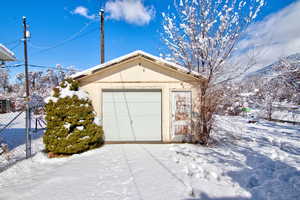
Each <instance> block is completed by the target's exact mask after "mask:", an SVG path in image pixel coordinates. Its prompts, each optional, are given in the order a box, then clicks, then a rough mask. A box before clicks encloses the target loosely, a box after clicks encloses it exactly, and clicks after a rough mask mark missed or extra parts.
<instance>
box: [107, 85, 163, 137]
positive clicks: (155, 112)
mask: <svg viewBox="0 0 300 200" xmlns="http://www.w3.org/2000/svg"><path fill="white" fill-rule="evenodd" d="M102 105H103V128H104V134H105V140H106V141H161V92H160V91H153V90H149V91H137V90H132V91H120V90H118V91H104V92H103V104H102Z"/></svg>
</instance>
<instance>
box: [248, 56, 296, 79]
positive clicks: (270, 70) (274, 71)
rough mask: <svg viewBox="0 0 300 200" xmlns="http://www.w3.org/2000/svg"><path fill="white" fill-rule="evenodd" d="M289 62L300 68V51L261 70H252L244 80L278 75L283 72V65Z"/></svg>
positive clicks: (294, 67)
mask: <svg viewBox="0 0 300 200" xmlns="http://www.w3.org/2000/svg"><path fill="white" fill-rule="evenodd" d="M285 63H288V64H289V65H290V66H291V67H292V68H293V69H298V72H299V70H300V53H296V54H292V55H290V56H287V57H283V58H282V59H280V60H278V61H276V62H274V63H273V64H271V65H268V66H266V67H263V68H262V69H260V70H257V71H254V72H251V73H249V74H247V75H246V76H245V77H244V80H247V79H253V78H263V77H270V78H273V77H276V76H278V75H280V74H281V73H282V66H283V65H284V64H285Z"/></svg>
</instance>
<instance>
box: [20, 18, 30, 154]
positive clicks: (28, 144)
mask: <svg viewBox="0 0 300 200" xmlns="http://www.w3.org/2000/svg"><path fill="white" fill-rule="evenodd" d="M22 19H23V27H24V32H23V42H24V60H25V88H26V98H25V101H26V120H25V122H26V123H25V125H26V158H29V157H30V156H31V135H30V128H31V127H30V123H31V119H30V106H29V95H30V94H29V81H28V54H27V38H28V37H29V32H28V31H27V23H26V17H23V18H22Z"/></svg>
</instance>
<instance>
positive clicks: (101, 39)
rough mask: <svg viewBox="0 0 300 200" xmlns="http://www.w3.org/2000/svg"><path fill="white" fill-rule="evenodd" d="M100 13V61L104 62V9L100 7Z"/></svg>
mask: <svg viewBox="0 0 300 200" xmlns="http://www.w3.org/2000/svg"><path fill="white" fill-rule="evenodd" d="M99 15H100V41H101V42H100V52H101V53H100V63H101V64H102V63H104V62H105V59H104V56H105V55H104V10H103V9H101V10H100V12H99Z"/></svg>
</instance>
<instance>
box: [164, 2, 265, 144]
mask: <svg viewBox="0 0 300 200" xmlns="http://www.w3.org/2000/svg"><path fill="white" fill-rule="evenodd" d="M263 5H264V0H240V1H238V0H176V1H175V5H174V6H175V10H176V11H175V12H170V13H167V14H165V13H163V19H164V21H163V30H164V34H163V38H162V39H163V41H164V43H165V44H166V46H167V47H168V52H167V53H166V55H168V57H169V59H171V60H172V61H174V62H176V63H179V64H181V65H183V66H185V67H186V68H188V69H189V71H190V72H191V71H196V72H197V73H198V74H199V75H201V76H203V77H205V78H206V80H204V81H203V85H201V91H199V99H200V102H199V110H200V117H199V119H198V121H197V122H196V123H197V124H198V125H197V126H196V127H198V128H196V129H197V130H196V137H197V138H196V140H198V141H199V142H200V143H202V144H205V145H206V144H207V143H208V140H209V137H210V132H211V130H212V128H213V116H214V113H215V112H216V107H217V106H218V104H219V102H220V100H221V99H222V98H223V97H224V96H223V95H222V94H224V93H222V91H221V89H220V88H221V87H220V84H222V83H224V82H226V81H228V80H230V79H233V78H234V77H237V76H239V74H241V73H243V72H244V71H245V70H246V69H242V68H239V67H241V66H237V65H235V64H232V63H230V58H231V56H232V54H233V52H234V50H235V47H236V45H237V43H238V42H239V41H240V39H241V37H242V35H243V33H244V32H245V30H246V28H247V27H248V25H249V24H250V23H251V22H252V21H253V20H255V18H256V17H257V15H258V13H259V12H260V10H261V8H262V7H263ZM237 72H239V73H237Z"/></svg>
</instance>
